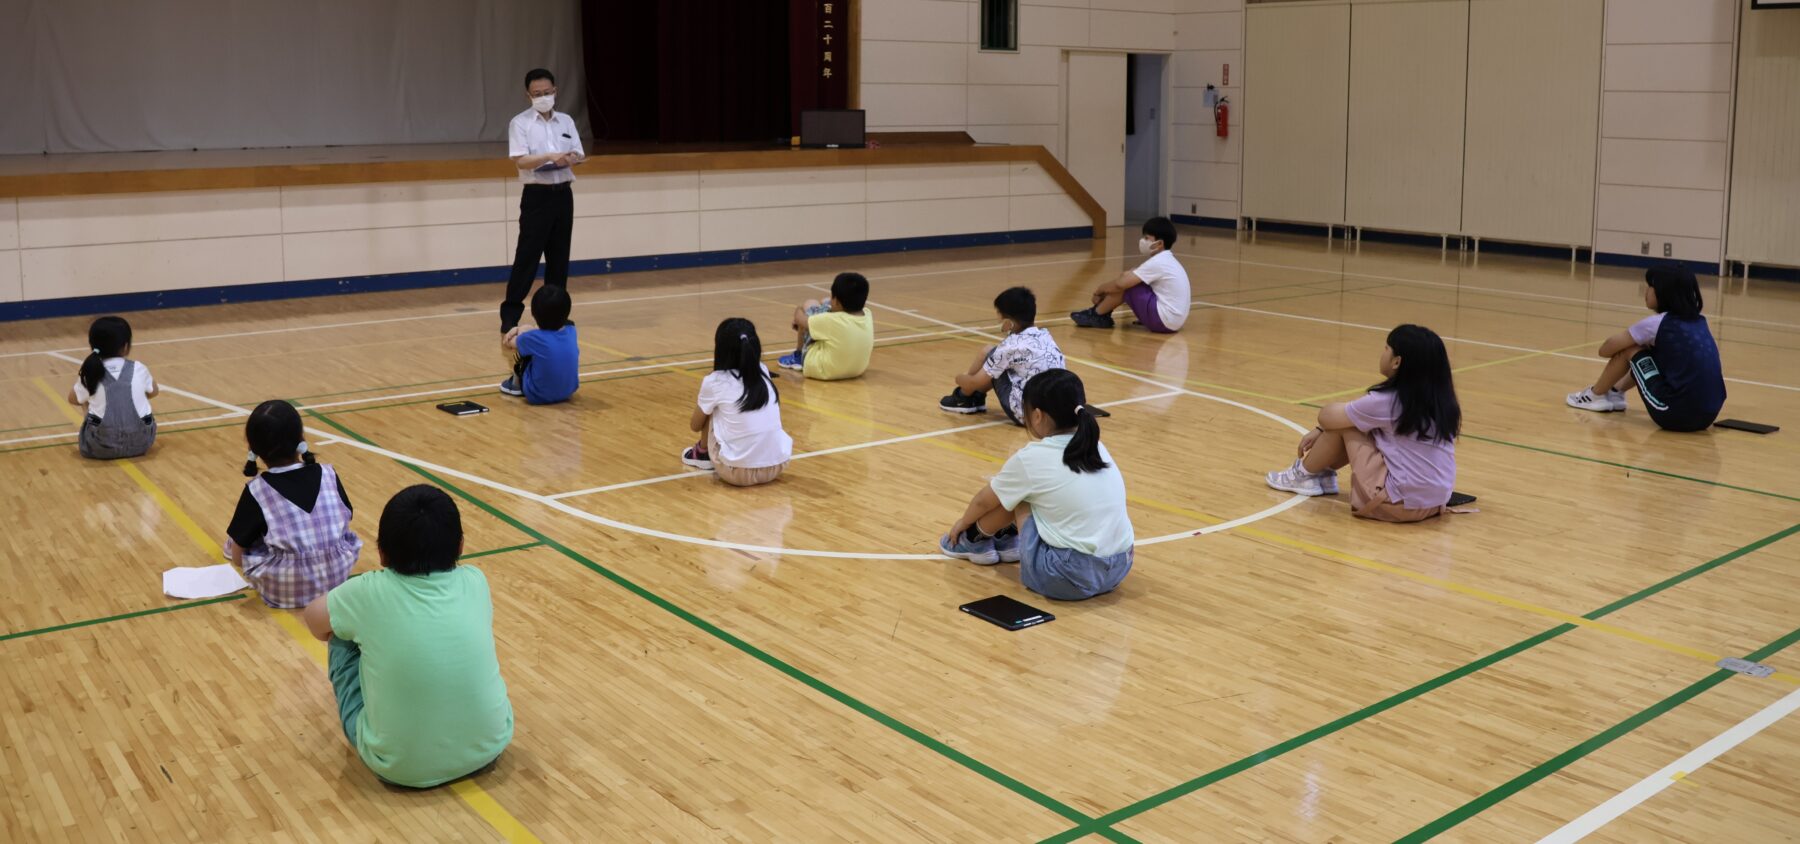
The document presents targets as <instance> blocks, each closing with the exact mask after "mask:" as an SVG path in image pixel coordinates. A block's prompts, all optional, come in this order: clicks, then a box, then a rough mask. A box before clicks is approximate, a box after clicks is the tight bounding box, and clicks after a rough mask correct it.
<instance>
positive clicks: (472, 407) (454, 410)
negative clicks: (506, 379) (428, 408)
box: [437, 401, 488, 416]
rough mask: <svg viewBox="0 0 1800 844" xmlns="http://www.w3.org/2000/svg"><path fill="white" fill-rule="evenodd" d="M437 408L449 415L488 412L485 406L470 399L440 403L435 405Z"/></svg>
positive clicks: (469, 414)
mask: <svg viewBox="0 0 1800 844" xmlns="http://www.w3.org/2000/svg"><path fill="white" fill-rule="evenodd" d="M437 409H438V410H441V411H443V412H445V413H448V414H450V415H451V416H472V415H474V414H477V413H486V412H488V409H487V408H486V407H483V406H481V405H479V404H476V403H474V402H472V401H458V402H449V403H446V404H440V405H438V406H437Z"/></svg>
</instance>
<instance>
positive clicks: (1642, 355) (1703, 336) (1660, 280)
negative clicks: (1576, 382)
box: [1567, 264, 1725, 431]
mask: <svg viewBox="0 0 1800 844" xmlns="http://www.w3.org/2000/svg"><path fill="white" fill-rule="evenodd" d="M1703 304H1704V303H1703V302H1702V301H1701V299H1700V282H1699V281H1698V280H1697V279H1695V278H1694V271H1693V270H1690V269H1688V268H1687V267H1684V266H1680V265H1674V264H1672V265H1669V266H1665V267H1652V268H1651V269H1650V270H1649V271H1648V272H1646V273H1644V307H1647V308H1649V309H1650V310H1653V311H1655V312H1656V313H1654V314H1651V315H1649V316H1647V317H1644V318H1643V319H1640V320H1638V321H1637V322H1635V323H1632V325H1631V327H1630V328H1627V329H1625V330H1624V331H1621V332H1619V333H1617V334H1614V335H1613V336H1611V337H1608V338H1606V342H1604V343H1601V344H1600V356H1601V357H1603V358H1607V361H1606V366H1605V367H1603V368H1601V370H1600V380H1598V381H1596V382H1594V385H1593V386H1591V387H1587V388H1585V389H1583V390H1582V391H1581V392H1579V393H1570V394H1569V396H1568V399H1567V400H1568V403H1569V406H1570V407H1578V408H1581V409H1582V410H1592V411H1597V412H1600V413H1607V412H1614V411H1621V410H1624V409H1625V392H1624V390H1623V389H1622V388H1623V387H1624V385H1626V384H1629V383H1632V382H1636V383H1637V388H1638V396H1639V397H1640V398H1642V399H1643V400H1644V409H1645V410H1647V411H1649V412H1650V419H1651V421H1653V422H1655V423H1656V424H1657V426H1658V427H1661V428H1662V429H1664V430H1667V431H1704V430H1706V428H1707V426H1709V425H1711V424H1712V423H1713V420H1714V419H1717V418H1719V410H1720V408H1722V407H1724V406H1725V374H1724V371H1723V370H1722V369H1721V367H1720V366H1719V346H1718V344H1717V343H1715V342H1713V336H1712V331H1710V330H1709V329H1708V328H1707V327H1706V317H1703V316H1701V315H1700V308H1701V307H1702V305H1703ZM1597 391H1598V392H1597Z"/></svg>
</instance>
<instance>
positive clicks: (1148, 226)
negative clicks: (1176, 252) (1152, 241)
mask: <svg viewBox="0 0 1800 844" xmlns="http://www.w3.org/2000/svg"><path fill="white" fill-rule="evenodd" d="M1144 234H1147V235H1149V236H1151V237H1154V238H1156V239H1157V240H1160V241H1162V245H1163V248H1164V249H1174V248H1175V238H1177V237H1179V236H1180V235H1178V234H1176V233H1175V224H1174V223H1172V222H1169V218H1168V217H1151V218H1150V219H1148V220H1145V221H1144Z"/></svg>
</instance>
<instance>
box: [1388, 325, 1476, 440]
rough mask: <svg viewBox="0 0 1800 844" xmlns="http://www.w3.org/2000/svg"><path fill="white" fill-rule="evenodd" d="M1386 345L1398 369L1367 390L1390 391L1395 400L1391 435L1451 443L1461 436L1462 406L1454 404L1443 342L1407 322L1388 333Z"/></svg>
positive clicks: (1448, 363) (1454, 389) (1454, 394)
mask: <svg viewBox="0 0 1800 844" xmlns="http://www.w3.org/2000/svg"><path fill="white" fill-rule="evenodd" d="M1387 345H1388V348H1390V349H1393V350H1394V356H1395V357H1397V358H1400V366H1399V368H1398V369H1395V370H1394V374H1393V375H1390V376H1388V379H1387V380H1386V381H1383V382H1381V383H1379V384H1376V385H1375V386H1373V387H1370V388H1369V391H1370V392H1387V391H1392V392H1393V394H1394V397H1395V398H1396V399H1398V400H1399V403H1400V418H1399V419H1396V420H1394V433H1395V434H1397V435H1398V434H1412V435H1413V436H1416V437H1418V438H1420V439H1424V440H1442V441H1444V442H1452V441H1454V440H1455V439H1456V437H1457V436H1458V435H1459V434H1461V433H1462V405H1461V404H1459V403H1458V402H1457V401H1456V384H1455V383H1454V381H1453V379H1452V376H1451V374H1450V353H1449V352H1446V351H1445V350H1444V341H1443V340H1442V339H1441V338H1439V337H1438V336H1437V333H1436V332H1434V331H1432V330H1431V329H1429V328H1426V327H1425V326H1422V325H1412V324H1410V323H1409V324H1406V325H1401V326H1398V327H1396V328H1395V329H1394V330H1393V331H1389V332H1388V336H1387Z"/></svg>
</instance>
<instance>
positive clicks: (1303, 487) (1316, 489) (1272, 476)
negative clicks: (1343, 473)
mask: <svg viewBox="0 0 1800 844" xmlns="http://www.w3.org/2000/svg"><path fill="white" fill-rule="evenodd" d="M1263 480H1264V481H1266V482H1268V484H1269V486H1270V487H1271V488H1274V489H1279V490H1281V491H1282V492H1292V493H1295V494H1297V495H1324V494H1325V485H1324V484H1323V483H1322V482H1321V481H1320V479H1319V476H1318V475H1315V474H1313V473H1311V472H1308V471H1306V467H1304V466H1302V465H1300V461H1298V460H1295V461H1294V465H1292V466H1289V467H1288V468H1286V469H1283V470H1281V471H1279V472H1270V473H1268V474H1266V475H1264V476H1263ZM1336 485H1337V480H1336V478H1335V477H1334V478H1333V479H1332V486H1336Z"/></svg>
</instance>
